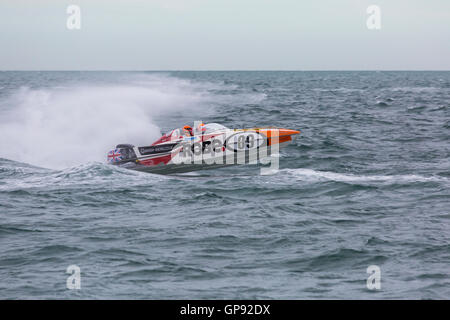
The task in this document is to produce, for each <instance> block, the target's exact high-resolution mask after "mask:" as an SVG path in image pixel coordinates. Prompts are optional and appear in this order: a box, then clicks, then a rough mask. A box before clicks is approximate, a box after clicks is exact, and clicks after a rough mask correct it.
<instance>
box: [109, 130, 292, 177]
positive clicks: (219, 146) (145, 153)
mask: <svg viewBox="0 0 450 320" xmlns="http://www.w3.org/2000/svg"><path fill="white" fill-rule="evenodd" d="M299 133H300V131H296V130H290V129H282V128H251V129H229V128H227V127H225V126H223V125H221V124H218V123H208V124H203V123H199V124H196V125H194V129H192V127H190V126H184V127H182V128H177V129H173V130H171V131H169V132H168V133H166V134H164V135H163V136H162V137H160V138H159V139H158V140H157V141H155V142H154V143H153V144H152V145H149V146H143V147H135V146H134V145H131V144H119V145H117V146H116V148H115V149H114V150H111V151H110V152H109V153H108V162H109V163H110V164H113V165H118V166H120V167H123V168H128V169H133V170H138V171H145V172H151V173H161V174H169V173H182V172H189V171H197V170H207V169H214V168H219V167H226V166H231V165H240V164H257V163H261V162H264V160H265V159H267V158H269V157H271V155H273V154H277V153H278V151H279V149H281V148H282V147H284V146H286V145H287V144H288V143H289V142H291V141H292V140H293V138H294V137H295V135H297V134H299Z"/></svg>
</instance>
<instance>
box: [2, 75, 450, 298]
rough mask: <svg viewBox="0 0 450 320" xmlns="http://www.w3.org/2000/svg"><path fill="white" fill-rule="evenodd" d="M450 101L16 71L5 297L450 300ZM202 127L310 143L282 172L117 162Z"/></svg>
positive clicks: (419, 84)
mask: <svg viewBox="0 0 450 320" xmlns="http://www.w3.org/2000/svg"><path fill="white" fill-rule="evenodd" d="M449 108H450V72H0V298H2V299H7V298H8V299H10V298H12V299H99V298H102V299H113V298H123V299H182V298H191V299H203V298H210V299H225V298H226V299H263V298H268V299H272V298H273V299H332V298H337V299H394V298H399V299H404V298H412V299H440V298H444V299H449V298H450V278H449V275H450V209H449V208H450V189H449V187H450V160H449V159H450V143H449V142H450V111H449ZM195 120H203V121H205V122H219V123H222V124H223V125H226V126H228V127H235V128H240V127H255V126H269V125H270V126H279V127H285V128H290V129H298V130H300V131H301V135H300V136H299V137H298V138H297V139H296V140H295V141H294V142H293V143H292V144H290V145H289V146H288V147H286V148H285V149H283V150H281V152H280V155H279V161H280V169H279V171H278V172H274V173H273V174H271V175H261V174H260V168H259V167H258V166H238V167H231V168H225V169H216V170H210V171H204V172H200V173H199V172H196V173H188V174H183V175H172V176H163V175H154V174H147V173H139V172H134V171H129V170H125V169H120V168H117V167H112V166H109V165H107V164H105V154H106V152H107V151H108V150H109V149H110V148H112V147H114V146H115V145H116V144H117V143H133V144H149V143H151V142H153V141H154V140H155V139H156V138H158V136H159V135H160V133H161V132H164V131H166V130H169V129H171V128H173V127H179V126H181V125H185V124H191V123H193V121H195ZM70 265H76V266H78V267H79V268H80V270H81V289H79V290H69V289H67V287H66V281H67V278H68V277H69V276H70V275H69V274H68V273H66V270H67V268H68V267H69V266H70ZM371 265H376V266H378V267H379V268H380V270H381V289H380V290H369V289H368V288H367V286H366V281H367V278H368V277H369V274H368V273H367V268H368V267H369V266H371Z"/></svg>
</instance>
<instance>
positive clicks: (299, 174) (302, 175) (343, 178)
mask: <svg viewBox="0 0 450 320" xmlns="http://www.w3.org/2000/svg"><path fill="white" fill-rule="evenodd" d="M280 171H281V172H282V173H287V174H289V175H290V176H293V177H295V178H296V179H299V180H304V181H312V182H316V181H338V182H363V183H364V182H393V183H410V182H441V181H448V179H446V178H444V177H435V176H430V177H427V176H422V175H416V174H405V175H353V174H343V173H336V172H330V171H316V170H312V169H301V168H298V169H281V170H280Z"/></svg>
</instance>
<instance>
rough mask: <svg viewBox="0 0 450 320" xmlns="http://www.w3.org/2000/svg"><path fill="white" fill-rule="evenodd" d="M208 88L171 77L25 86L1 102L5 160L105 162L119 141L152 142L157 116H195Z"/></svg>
mask: <svg viewBox="0 0 450 320" xmlns="http://www.w3.org/2000/svg"><path fill="white" fill-rule="evenodd" d="M207 100H208V94H207V90H205V88H204V87H201V86H195V85H194V84H192V83H190V82H189V81H185V80H181V79H177V78H172V77H169V76H165V75H139V76H134V77H133V78H132V80H130V81H127V82H124V84H117V85H98V84H97V85H96V84H93V85H89V84H86V83H84V84H78V85H71V86H68V87H57V88H55V87H53V88H49V89H37V90H36V89H30V88H20V89H18V90H17V91H16V92H15V93H13V94H12V95H10V96H8V97H7V98H6V99H3V100H1V101H0V158H6V159H11V160H16V161H20V162H25V163H29V164H33V165H37V166H41V167H47V168H54V169H61V168H66V167H70V166H73V165H78V164H81V163H85V162H88V161H105V159H106V152H107V151H108V150H109V149H111V148H114V146H115V145H116V144H118V143H133V144H136V145H148V144H151V143H152V142H153V141H154V140H156V139H157V138H158V137H159V136H160V129H159V128H158V126H156V124H155V123H154V122H153V121H154V117H155V116H168V117H169V116H175V115H176V113H177V112H178V113H180V112H184V113H188V114H192V112H193V111H195V110H196V109H197V110H198V108H201V107H202V103H203V105H204V102H205V101H207Z"/></svg>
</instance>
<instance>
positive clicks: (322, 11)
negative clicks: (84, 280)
mask: <svg viewBox="0 0 450 320" xmlns="http://www.w3.org/2000/svg"><path fill="white" fill-rule="evenodd" d="M71 4H75V5H78V6H79V7H80V9H81V29H79V30H69V29H68V28H67V26H66V22H67V18H68V17H69V14H67V12H66V10H67V7H68V6H69V5H71ZM373 4H375V5H378V6H379V7H380V9H381V29H379V30H369V29H368V28H367V26H366V20H367V19H368V18H369V14H367V13H366V9H367V7H368V6H369V5H373ZM0 70H450V0H428V1H425V0H370V1H369V0H70V1H66V0H39V1H37V0H1V1H0Z"/></svg>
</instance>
